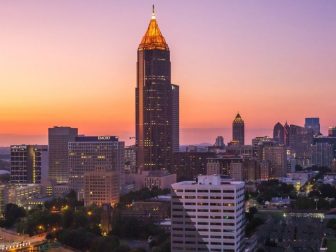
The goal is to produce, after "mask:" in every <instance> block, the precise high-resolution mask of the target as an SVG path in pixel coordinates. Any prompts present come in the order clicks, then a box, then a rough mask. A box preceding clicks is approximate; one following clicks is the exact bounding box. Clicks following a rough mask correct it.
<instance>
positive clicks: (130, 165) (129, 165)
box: [124, 145, 136, 174]
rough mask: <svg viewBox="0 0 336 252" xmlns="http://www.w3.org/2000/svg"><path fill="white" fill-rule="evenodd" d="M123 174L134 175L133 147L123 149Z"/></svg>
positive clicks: (134, 158)
mask: <svg viewBox="0 0 336 252" xmlns="http://www.w3.org/2000/svg"><path fill="white" fill-rule="evenodd" d="M124 170H125V173H128V174H129V173H136V148H135V146H134V145H132V146H127V147H125V169H124Z"/></svg>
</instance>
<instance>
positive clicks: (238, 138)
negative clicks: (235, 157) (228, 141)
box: [232, 113, 245, 145]
mask: <svg viewBox="0 0 336 252" xmlns="http://www.w3.org/2000/svg"><path fill="white" fill-rule="evenodd" d="M232 140H233V141H234V142H238V143H239V144H240V145H244V144H245V123H244V120H243V119H242V118H241V116H240V114H239V113H238V114H237V115H236V118H235V119H234V120H233V123H232Z"/></svg>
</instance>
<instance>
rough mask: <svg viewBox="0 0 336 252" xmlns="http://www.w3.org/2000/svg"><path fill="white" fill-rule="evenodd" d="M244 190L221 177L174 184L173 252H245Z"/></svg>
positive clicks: (240, 185) (215, 176)
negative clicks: (243, 251)
mask: <svg viewBox="0 0 336 252" xmlns="http://www.w3.org/2000/svg"><path fill="white" fill-rule="evenodd" d="M244 189H245V184H244V182H242V181H232V180H229V179H223V178H222V177H221V176H218V175H212V176H209V175H208V176H199V177H198V179H197V180H196V181H184V182H179V183H175V184H173V185H172V201H171V202H172V203H171V210H172V212H171V215H172V218H171V220H172V226H171V227H172V228H171V251H173V252H175V251H223V252H224V251H234V252H236V251H242V250H243V240H244Z"/></svg>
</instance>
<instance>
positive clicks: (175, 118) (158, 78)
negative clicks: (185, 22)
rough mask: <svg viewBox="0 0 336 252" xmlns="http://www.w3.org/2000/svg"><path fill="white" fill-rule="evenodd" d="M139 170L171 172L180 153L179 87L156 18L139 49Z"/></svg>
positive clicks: (137, 102)
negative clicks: (164, 170) (175, 156)
mask: <svg viewBox="0 0 336 252" xmlns="http://www.w3.org/2000/svg"><path fill="white" fill-rule="evenodd" d="M135 92H136V147H137V155H136V156H137V169H138V171H139V172H141V171H143V170H161V169H162V170H163V169H167V170H168V169H169V168H170V166H171V162H172V154H173V152H174V151H178V150H179V87H178V86H177V85H174V84H172V83H171V68H170V52H169V47H168V44H167V43H166V41H165V39H164V37H163V35H162V34H161V31H160V29H159V26H158V24H157V21H156V17H155V13H154V7H153V14H152V19H151V21H150V23H149V26H148V29H147V31H146V33H145V35H144V36H143V38H142V40H141V43H140V45H139V48H138V59H137V87H136V90H135Z"/></svg>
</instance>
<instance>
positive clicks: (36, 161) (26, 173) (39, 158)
mask: <svg viewBox="0 0 336 252" xmlns="http://www.w3.org/2000/svg"><path fill="white" fill-rule="evenodd" d="M47 155H48V147H47V146H45V145H25V144H22V145H12V146H11V170H10V181H11V183H15V184H40V183H41V178H42V173H43V175H44V171H45V170H46V168H47V166H48V163H47V162H48V160H47V158H46V156H47Z"/></svg>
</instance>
